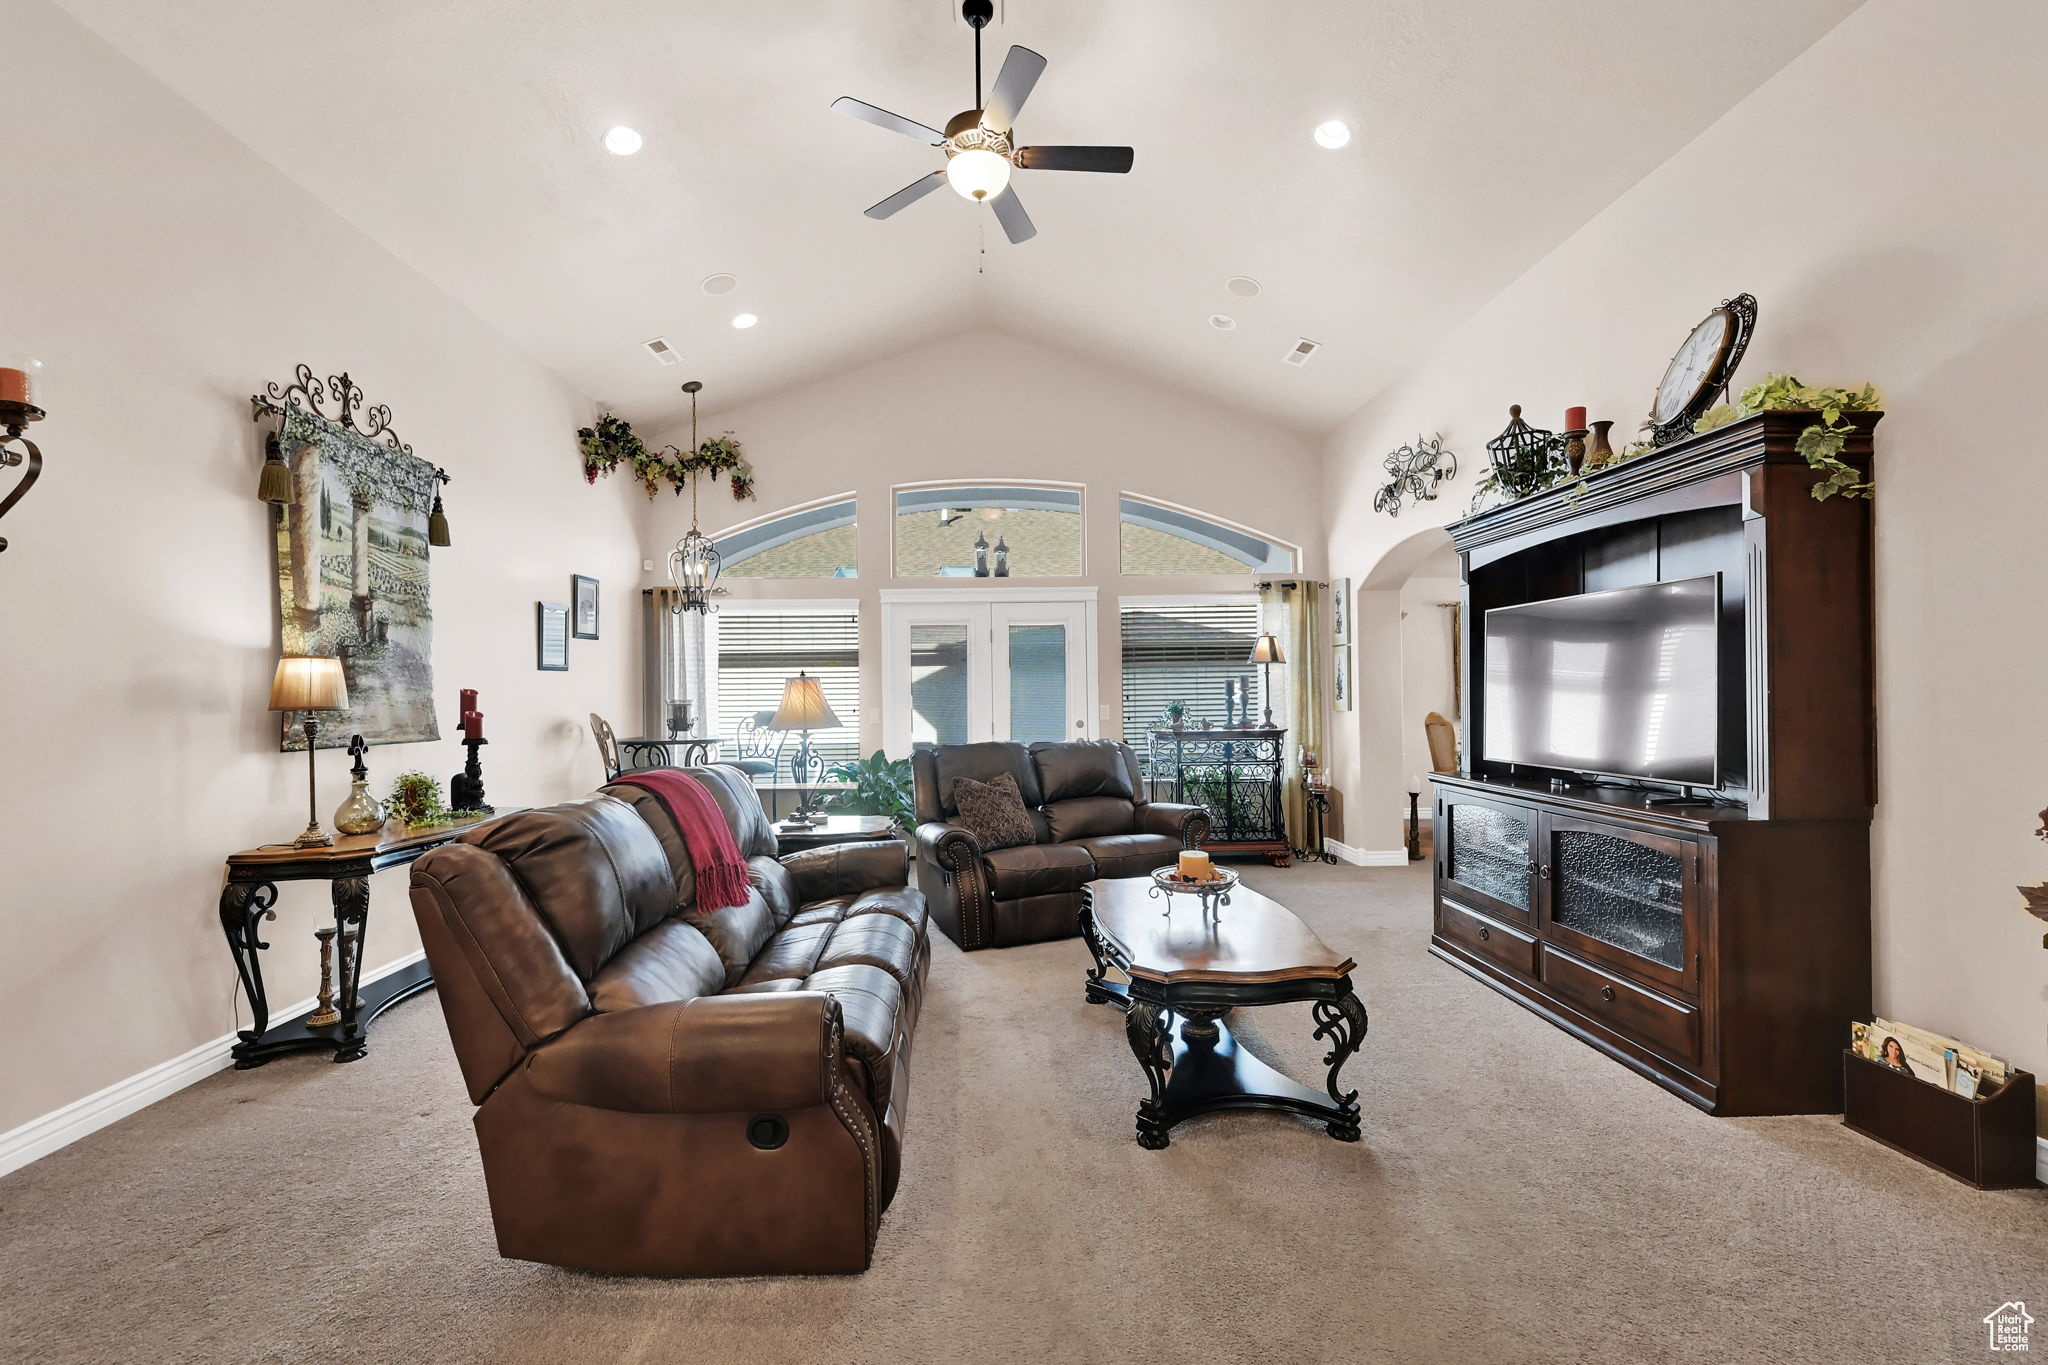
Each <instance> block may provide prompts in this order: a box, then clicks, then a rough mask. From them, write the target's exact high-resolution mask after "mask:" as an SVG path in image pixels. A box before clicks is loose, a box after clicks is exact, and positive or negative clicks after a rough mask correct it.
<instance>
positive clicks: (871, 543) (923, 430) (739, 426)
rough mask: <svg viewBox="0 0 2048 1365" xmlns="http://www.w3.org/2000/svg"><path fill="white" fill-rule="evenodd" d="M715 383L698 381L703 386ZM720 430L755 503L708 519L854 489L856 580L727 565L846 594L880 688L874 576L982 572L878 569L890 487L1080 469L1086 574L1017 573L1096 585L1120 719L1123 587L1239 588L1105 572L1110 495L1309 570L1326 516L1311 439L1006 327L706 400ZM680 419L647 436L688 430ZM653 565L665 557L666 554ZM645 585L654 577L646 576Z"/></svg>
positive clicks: (1102, 667)
mask: <svg viewBox="0 0 2048 1365" xmlns="http://www.w3.org/2000/svg"><path fill="white" fill-rule="evenodd" d="M713 396H714V395H712V394H711V392H710V391H709V390H708V389H707V390H706V391H705V394H704V397H705V399H707V400H708V399H711V398H712V397H713ZM728 428H730V429H731V430H732V431H733V432H734V433H735V434H736V435H737V436H738V437H739V438H740V440H741V441H742V442H743V443H744V445H745V446H746V449H747V454H748V458H749V459H751V460H752V461H753V464H754V469H755V472H756V473H757V474H758V476H759V481H758V486H757V492H758V498H757V501H755V502H751V503H744V504H735V503H733V502H732V500H731V499H730V497H729V496H728V495H727V494H726V492H725V491H724V488H723V486H722V485H721V486H719V487H718V488H717V489H715V490H712V491H710V492H708V493H707V495H706V498H705V501H704V503H703V513H702V524H703V527H704V529H705V531H707V532H710V533H712V534H716V533H718V532H719V531H721V530H723V529H725V528H727V527H730V526H734V525H737V524H739V523H740V522H742V521H751V520H753V519H755V518H756V517H759V516H761V515H763V514H765V513H768V512H772V511H775V510H777V509H779V508H783V507H789V506H792V505H795V504H800V503H808V502H814V501H816V500H818V499H820V498H825V497H828V496H832V495H835V494H841V493H846V492H853V493H854V494H856V495H857V496H858V498H859V500H860V510H859V516H860V526H859V538H860V569H861V572H862V574H863V575H864V576H863V577H861V578H859V579H826V578H813V579H798V580H776V579H761V578H749V579H738V578H735V579H731V580H728V586H729V587H730V588H731V590H732V593H733V597H734V599H735V600H737V599H741V598H778V597H801V598H828V597H847V598H852V599H854V600H856V601H858V602H859V603H860V612H861V676H862V694H863V696H864V697H875V696H877V695H879V693H880V690H881V681H882V674H881V656H882V635H881V598H880V592H881V590H882V589H883V588H951V587H960V588H966V589H975V588H988V587H990V586H991V583H990V582H989V580H976V579H959V578H955V579H943V578H903V579H897V578H890V577H886V576H884V575H885V574H887V573H888V572H890V568H889V566H890V565H891V564H892V559H891V554H890V544H889V537H890V529H891V526H892V524H893V522H894V517H893V504H892V501H891V488H892V486H893V485H896V484H906V483H926V482H932V481H937V480H959V481H961V482H965V483H987V482H994V481H1001V480H1022V481H1027V482H1028V481H1041V482H1051V483H1081V484H1085V485H1087V490H1086V494H1085V496H1084V498H1083V520H1084V523H1085V525H1084V530H1083V547H1082V569H1083V572H1082V573H1081V574H1080V575H1079V576H1077V577H1073V578H1033V579H1020V580H1016V581H1015V583H1014V586H1015V587H1016V588H1017V590H1018V591H1020V592H1021V591H1029V590H1030V589H1031V588H1033V587H1077V586H1091V585H1092V586H1094V587H1095V588H1096V589H1097V600H1098V617H1097V621H1098V627H1099V630H1098V640H1097V650H1096V653H1097V664H1098V668H1097V672H1098V676H1099V684H1100V696H1101V703H1102V704H1103V705H1105V706H1108V707H1109V708H1110V718H1109V719H1108V720H1099V721H1098V730H1097V733H1099V734H1101V735H1103V736H1105V737H1115V736H1117V735H1118V734H1119V733H1120V732H1121V729H1122V725H1121V715H1122V710H1121V705H1120V703H1119V697H1120V681H1119V655H1118V635H1117V614H1116V599H1117V598H1118V596H1119V595H1131V596H1136V595H1150V594H1170V593H1195V592H1244V591H1247V590H1248V589H1249V587H1250V585H1251V583H1252V581H1253V579H1252V576H1251V575H1250V574H1249V573H1238V574H1145V575H1133V576H1130V577H1126V576H1124V575H1122V574H1120V573H1119V572H1118V565H1119V562H1120V545H1119V537H1118V529H1119V522H1118V514H1117V505H1118V501H1119V499H1120V497H1121V495H1122V494H1124V493H1133V494H1137V495H1140V496H1143V497H1147V498H1151V499H1153V500H1155V501H1161V502H1169V503H1174V504H1177V505H1180V506H1185V507H1190V508H1193V509H1194V510H1196V511H1200V512H1206V513H1209V514H1211V515H1214V516H1217V517H1220V518H1223V519H1225V520H1228V521H1233V522H1236V523H1238V524H1240V525H1244V526H1248V527H1250V528H1251V529H1253V530H1255V531H1259V532H1261V533H1263V534H1265V535H1268V536H1272V537H1276V538H1278V539H1280V540H1284V541H1287V542H1290V543H1292V544H1295V545H1298V546H1301V547H1302V553H1303V558H1304V564H1303V569H1304V571H1305V572H1308V573H1313V574H1317V575H1318V576H1320V573H1321V569H1322V559H1323V555H1322V548H1321V547H1322V543H1323V520H1322V512H1321V508H1320V506H1319V504H1318V500H1317V498H1316V496H1315V494H1316V492H1317V490H1318V488H1319V486H1320V484H1319V476H1318V472H1317V468H1318V465H1317V462H1318V459H1319V455H1320V452H1319V450H1318V449H1317V446H1316V443H1315V442H1314V441H1312V440H1311V439H1309V438H1307V437H1304V436H1301V435H1298V434H1296V433H1293V432H1289V431H1285V430H1283V429H1280V428H1277V427H1274V426H1273V425H1272V424H1270V423H1267V422H1263V421H1260V420H1258V419H1256V418H1251V417H1247V416H1244V415H1242V414H1240V413H1237V412H1236V411H1234V410H1231V409H1229V408H1225V407H1221V406H1218V405H1216V404H1214V403H1211V402H1209V401H1208V400H1206V399H1204V398H1201V397H1199V396H1197V395H1193V394H1190V393H1186V392H1182V391H1178V390H1174V389H1168V388H1163V387H1160V386H1158V385H1156V384H1154V383H1153V382H1151V381H1149V380H1145V379H1142V378H1139V377H1137V376H1134V375H1131V374H1128V373H1124V372H1121V371H1118V370H1115V369H1111V368H1109V367H1106V366H1103V365H1100V364H1094V363H1090V362H1089V361H1087V360H1085V359H1082V358H1078V357H1076V356H1073V355H1069V354H1062V353H1060V352H1057V351H1054V350H1051V349H1049V348H1047V347H1044V346H1041V345H1039V344H1038V343H1036V342H1032V341H1027V340H1024V339H1023V338H1020V337H1017V336H1014V335H1011V334H1009V333H1006V332H1001V331H994V330H983V331H974V332H968V333H966V334H964V335H962V336H958V337H955V338H953V339H951V340H949V341H946V342H944V343H942V344H939V345H936V346H931V347H925V348H921V349H918V350H914V351H910V352H907V353H905V354H902V355H897V356H892V357H889V358H886V359H882V360H878V361H875V362H874V363H872V364H869V365H865V366H861V367H858V368H855V369H851V370H847V371H844V372H842V373H840V374H837V375H834V376H832V377H830V378H827V379H825V380H823V381H820V382H818V383H815V384H810V385H806V386H805V387H803V388H802V389H799V390H795V391H792V392H790V393H787V394H783V395H781V396H779V397H775V398H770V399H767V400H764V401H762V402H758V403H751V404H748V405H746V406H744V407H741V408H735V409H730V410H720V409H718V408H716V407H713V406H709V405H707V406H706V408H705V410H704V413H703V416H702V419H701V420H700V422H699V431H700V434H702V435H710V434H712V433H716V432H722V431H725V430H727V429H728ZM689 434H690V433H689V427H688V424H687V423H685V424H684V425H683V427H682V428H681V429H680V430H669V431H664V432H661V433H659V440H660V441H672V442H674V443H676V444H678V445H687V444H688V443H689ZM645 518H646V522H645V524H646V527H647V543H648V546H649V550H648V555H649V557H650V558H652V559H653V560H654V561H655V563H656V564H657V565H663V566H665V564H666V555H667V552H668V548H669V547H670V546H672V545H674V543H675V541H676V540H677V539H678V538H679V537H680V536H681V535H682V533H683V532H684V531H686V530H687V529H689V500H688V499H687V498H676V497H672V496H669V495H666V494H664V495H663V497H662V498H661V499H660V500H657V501H656V502H655V503H653V505H652V506H650V507H648V508H647V510H646V513H645ZM664 572H665V569H664ZM647 582H648V583H649V584H650V585H651V584H655V583H659V582H666V579H665V578H663V577H659V576H658V575H648V576H647ZM881 744H882V716H881V708H880V707H877V706H874V705H869V706H867V707H865V708H864V710H863V713H862V716H861V749H862V752H871V751H873V750H875V749H878V748H880V747H881Z"/></svg>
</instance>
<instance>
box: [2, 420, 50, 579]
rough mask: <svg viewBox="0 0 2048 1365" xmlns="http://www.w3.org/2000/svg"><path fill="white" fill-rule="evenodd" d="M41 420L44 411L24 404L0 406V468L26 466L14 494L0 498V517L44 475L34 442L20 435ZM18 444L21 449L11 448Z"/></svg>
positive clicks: (4, 544)
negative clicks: (31, 423) (30, 424)
mask: <svg viewBox="0 0 2048 1365" xmlns="http://www.w3.org/2000/svg"><path fill="white" fill-rule="evenodd" d="M42 420H43V410H42V409H41V408H38V407H32V406H30V405H29V404H27V403H12V402H8V403H0V469H13V468H15V467H17V466H21V465H26V466H27V467H26V468H25V469H23V470H22V472H21V479H20V481H19V482H17V483H16V484H15V485H14V491H13V492H11V493H9V494H8V495H7V496H6V497H4V498H0V517H4V516H6V515H7V514H8V513H9V512H11V511H13V510H14V504H16V503H17V502H20V501H21V500H22V499H23V498H24V497H26V496H28V490H29V489H31V488H33V487H35V482H36V479H37V478H38V477H39V476H40V475H41V474H42V472H43V452H42V451H41V450H40V449H38V448H37V446H36V443H35V442H34V441H31V440H30V439H29V438H28V437H27V436H25V435H23V434H22V433H23V432H24V431H26V430H27V428H28V424H29V423H30V422H40V421H42ZM15 445H19V446H20V447H21V449H20V450H14V449H12V448H11V447H13V446H15ZM6 548H7V537H5V536H0V550H5V549H6Z"/></svg>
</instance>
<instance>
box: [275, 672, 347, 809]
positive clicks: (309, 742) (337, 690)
mask: <svg viewBox="0 0 2048 1365" xmlns="http://www.w3.org/2000/svg"><path fill="white" fill-rule="evenodd" d="M270 709H271V710H273V711H297V712H300V713H301V714H302V716H303V717H304V724H305V728H306V813H307V817H308V818H307V820H306V832H305V833H304V834H301V835H300V836H299V837H298V838H296V839H294V840H292V847H293V848H327V847H329V846H331V845H332V844H333V843H334V836H333V835H331V834H329V833H328V832H327V831H326V830H324V829H322V828H320V785H319V784H320V779H319V770H318V769H317V768H315V767H314V764H313V753H314V748H313V741H314V739H315V738H316V737H317V736H318V735H319V733H320V720H319V714H318V713H319V712H322V711H346V710H347V709H348V679H347V677H346V676H344V675H343V673H342V671H341V660H339V659H324V658H315V657H308V656H300V655H286V656H285V657H284V658H282V659H279V660H278V661H277V677H276V678H274V679H272V680H271V684H270Z"/></svg>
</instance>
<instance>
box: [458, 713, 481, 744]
mask: <svg viewBox="0 0 2048 1365" xmlns="http://www.w3.org/2000/svg"><path fill="white" fill-rule="evenodd" d="M462 733H463V734H465V735H467V736H468V737H469V738H471V739H482V738H483V737H484V713H483V712H481V711H464V712H463V713H462Z"/></svg>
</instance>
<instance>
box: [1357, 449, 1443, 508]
mask: <svg viewBox="0 0 2048 1365" xmlns="http://www.w3.org/2000/svg"><path fill="white" fill-rule="evenodd" d="M1385 464H1386V469H1387V474H1388V476H1389V477H1388V479H1387V482H1386V483H1385V484H1384V485H1382V486H1381V488H1380V490H1379V492H1377V493H1375V494H1373V497H1372V510H1373V511H1375V512H1385V513H1386V514H1387V515H1388V516H1390V517H1398V516H1400V515H1401V499H1402V498H1407V499H1408V500H1409V501H1411V502H1434V501H1435V500H1436V489H1437V485H1438V484H1440V483H1442V482H1443V481H1444V480H1445V479H1454V478H1456V477H1457V476H1458V457H1457V455H1456V454H1455V453H1453V452H1451V451H1449V450H1446V449H1444V438H1443V437H1442V436H1441V435H1437V436H1431V437H1429V438H1428V439H1427V440H1425V439H1424V438H1422V437H1421V436H1417V437H1416V438H1415V443H1414V444H1413V445H1405V446H1402V447H1401V448H1400V449H1399V450H1397V451H1395V452H1394V453H1393V454H1391V455H1389V456H1387V458H1386V461H1385Z"/></svg>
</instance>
